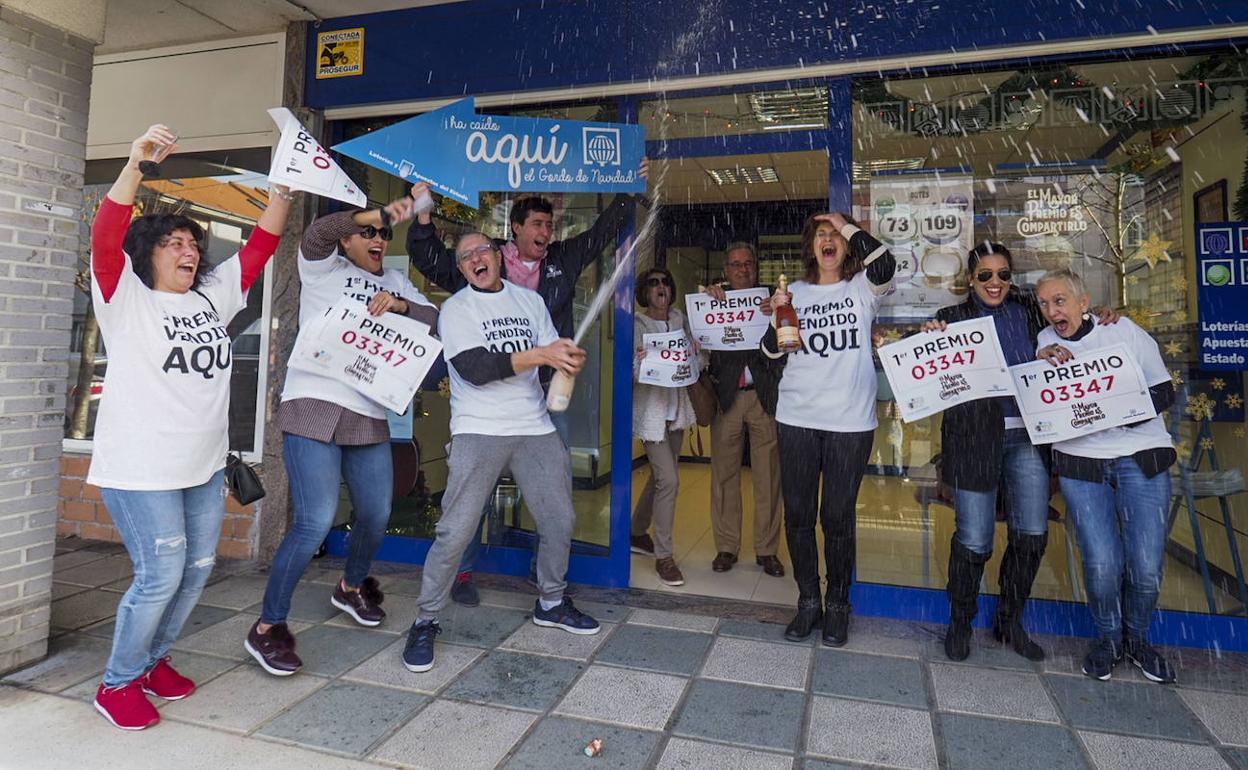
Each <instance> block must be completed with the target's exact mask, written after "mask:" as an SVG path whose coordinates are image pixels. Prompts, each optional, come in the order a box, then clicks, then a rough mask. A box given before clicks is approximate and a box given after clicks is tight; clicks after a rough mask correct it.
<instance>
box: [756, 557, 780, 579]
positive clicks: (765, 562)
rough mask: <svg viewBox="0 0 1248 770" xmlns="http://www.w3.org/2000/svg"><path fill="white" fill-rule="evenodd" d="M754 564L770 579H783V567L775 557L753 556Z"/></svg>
mask: <svg viewBox="0 0 1248 770" xmlns="http://www.w3.org/2000/svg"><path fill="white" fill-rule="evenodd" d="M754 563H755V564H757V565H758V566H760V567H762V568H763V572H765V573H767V574H768V575H771V576H772V577H784V565H783V564H781V563H780V560H779V559H777V558H776V557H775V556H755V557H754Z"/></svg>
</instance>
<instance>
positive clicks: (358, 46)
mask: <svg viewBox="0 0 1248 770" xmlns="http://www.w3.org/2000/svg"><path fill="white" fill-rule="evenodd" d="M316 56H317V58H316V79H317V80H321V79H323V78H344V77H350V76H352V75H363V74H364V28H363V27H356V28H354V29H336V30H333V31H331V32H318V33H317V34H316Z"/></svg>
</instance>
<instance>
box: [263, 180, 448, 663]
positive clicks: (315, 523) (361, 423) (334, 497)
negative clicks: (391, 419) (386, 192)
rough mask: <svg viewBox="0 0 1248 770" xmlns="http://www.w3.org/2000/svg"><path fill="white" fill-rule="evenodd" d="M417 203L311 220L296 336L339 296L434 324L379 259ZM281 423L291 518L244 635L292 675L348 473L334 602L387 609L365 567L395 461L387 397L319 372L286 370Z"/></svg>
mask: <svg viewBox="0 0 1248 770" xmlns="http://www.w3.org/2000/svg"><path fill="white" fill-rule="evenodd" d="M413 204H414V202H413V201H412V199H411V198H410V197H408V196H404V197H402V198H399V199H398V200H396V201H393V202H391V203H390V204H389V205H387V206H385V207H383V208H379V209H370V210H368V211H358V210H357V211H339V212H336V213H333V214H327V215H325V216H323V217H319V218H318V219H317V220H316V221H315V222H313V223H312V224H311V225H310V226H309V227H308V229H307V230H306V231H305V232H304V234H303V239H302V241H301V242H300V244H299V282H300V294H299V324H300V331H299V334H300V335H302V334H303V333H304V331H305V330H306V329H307V328H308V322H309V321H311V320H312V319H314V318H318V317H320V316H322V315H324V314H325V312H326V311H327V310H329V308H330V307H332V306H333V305H334V304H335V303H337V302H339V301H341V300H342V299H343V298H344V297H349V298H352V299H355V300H358V301H359V302H361V303H367V304H368V312H369V313H371V314H372V315H374V316H380V315H382V314H384V313H401V314H404V315H406V316H408V317H409V318H414V319H415V320H417V321H420V322H422V323H425V324H427V325H428V326H429V328H430V329H436V328H437V326H436V325H437V319H438V311H437V308H435V307H434V306H433V305H432V304H431V303H430V302H429V300H427V299H425V296H424V295H423V294H421V293H420V292H419V291H418V290H417V289H416V287H415V286H413V285H412V282H411V280H410V279H409V278H408V277H407V270H406V269H395V268H389V269H386V268H385V267H383V265H382V260H383V258H384V257H385V253H386V244H387V243H388V242H389V241H390V239H391V238H393V237H394V232H393V231H392V230H391V226H392V225H394V224H397V223H399V222H403V221H406V220H407V219H409V218H411V216H412V214H413ZM295 344H296V345H298V344H299V340H298V339H296V340H295ZM277 425H278V427H279V428H281V430H282V459H283V460H284V461H285V463H286V475H287V476H288V477H289V479H290V499H291V504H292V506H293V507H294V521H293V522H292V523H291V527H290V530H289V531H288V532H287V533H286V537H285V538H283V540H282V544H281V545H280V546H278V549H277V553H276V554H275V555H274V556H273V564H272V566H271V568H270V571H269V583H268V586H267V587H266V589H265V592H264V604H263V606H262V609H261V611H260V619H259V620H257V621H256V623H255V624H254V625H253V626H252V627H251V630H250V631H249V632H248V634H247V638H246V640H245V641H244V643H243V646H244V647H245V648H246V650H247V652H249V653H250V654H251V656H252V657H254V658H255V659H256V662H258V663H259V664H260V666H261V667H262V668H263V669H264V670H265V671H267V672H269V673H270V674H273V675H274V676H290V675H291V674H293V673H295V672H296V671H298V670H299V669H300V668H301V667H302V666H303V662H302V661H301V660H300V659H299V656H298V655H296V654H295V639H294V637H293V636H292V635H291V633H290V629H289V628H288V627H287V625H286V617H287V614H288V613H289V612H290V603H291V598H292V597H293V596H294V592H295V587H296V586H297V585H298V583H299V579H300V578H302V577H303V573H304V571H305V570H307V568H308V563H309V562H310V561H311V560H312V556H313V555H314V554H315V553H316V550H317V548H319V547H320V545H321V543H322V542H323V541H324V540H325V537H326V535H328V534H329V530H330V527H331V526H333V523H334V515H335V514H336V513H337V512H338V499H339V490H340V487H341V485H342V482H343V481H345V482H346V484H347V492H348V494H349V496H350V498H351V507H352V513H353V516H354V520H353V524H352V527H351V540H350V547H349V550H348V553H347V563H346V565H345V566H344V568H343V575H342V578H341V579H339V581H338V582H337V584H335V586H334V591H333V593H332V594H331V596H330V598H329V601H330V603H331V604H333V606H335V607H337V608H338V609H340V610H342V611H343V612H345V613H347V614H348V615H349V616H351V618H352V619H354V620H355V622H356V623H359V624H360V625H363V626H376V625H379V624H380V623H381V621H382V619H383V618H385V616H386V613H385V611H384V610H382V609H381V601H382V593H381V589H380V587H379V585H378V583H377V580H376V579H375V578H371V577H368V570H369V567H371V566H372V561H373V557H374V556H375V555H376V553H377V549H378V548H380V547H381V542H382V540H383V539H384V538H385V534H386V524H387V523H388V522H389V521H390V504H391V502H392V497H393V489H394V479H393V476H394V469H393V465H392V461H391V455H390V426H389V424H388V422H387V420H386V409H385V407H384V406H382V405H381V404H379V403H377V402H375V401H373V400H371V399H369V398H368V397H366V396H364V395H363V394H362V393H360V392H359V391H357V390H355V389H354V388H351V387H349V386H347V385H345V384H343V383H341V382H339V381H337V380H333V379H330V378H329V377H326V376H324V375H321V374H317V373H314V372H308V371H303V370H299V369H288V370H287V372H286V383H285V387H284V388H283V389H282V404H281V406H280V407H278V411H277Z"/></svg>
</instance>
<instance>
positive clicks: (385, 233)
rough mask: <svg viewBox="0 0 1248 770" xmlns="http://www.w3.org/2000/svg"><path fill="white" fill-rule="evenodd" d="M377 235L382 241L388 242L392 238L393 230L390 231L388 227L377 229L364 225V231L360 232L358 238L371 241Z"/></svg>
mask: <svg viewBox="0 0 1248 770" xmlns="http://www.w3.org/2000/svg"><path fill="white" fill-rule="evenodd" d="M378 235H380V236H381V239H382V240H383V241H388V240H391V239H393V238H394V230H391V229H390V228H389V227H380V228H378V227H373V226H372V225H364V229H363V230H360V237H361V238H363V239H364V240H366V241H371V240H372V239H374V238H376V237H377V236H378Z"/></svg>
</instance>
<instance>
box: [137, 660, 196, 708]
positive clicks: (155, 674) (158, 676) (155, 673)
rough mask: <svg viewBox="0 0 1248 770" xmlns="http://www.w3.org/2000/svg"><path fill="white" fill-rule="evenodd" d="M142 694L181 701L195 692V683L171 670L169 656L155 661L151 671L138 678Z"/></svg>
mask: <svg viewBox="0 0 1248 770" xmlns="http://www.w3.org/2000/svg"><path fill="white" fill-rule="evenodd" d="M139 684H140V685H142V686H143V692H145V693H147V694H148V695H155V696H156V697H157V698H164V699H165V700H182V699H183V698H185V697H186V696H188V695H190V694H191V693H193V692H195V683H194V682H192V681H191V680H190V679H187V678H186V677H184V676H182V675H181V674H179V673H178V672H177V671H174V670H173V666H171V665H169V656H168V655H166V656H165V657H163V658H161V659H160V660H159V661H157V663H156V665H155V666H152V670H151V671H148V672H147V673H146V674H144V675H143V676H141V677H139Z"/></svg>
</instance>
